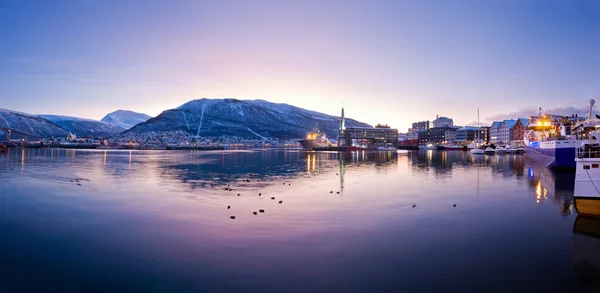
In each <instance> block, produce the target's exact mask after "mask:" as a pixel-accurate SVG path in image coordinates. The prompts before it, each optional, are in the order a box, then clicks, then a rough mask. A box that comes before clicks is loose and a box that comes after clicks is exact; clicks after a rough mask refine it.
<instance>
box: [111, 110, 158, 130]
mask: <svg viewBox="0 0 600 293" xmlns="http://www.w3.org/2000/svg"><path fill="white" fill-rule="evenodd" d="M150 118H152V117H150V116H148V115H146V114H143V113H137V112H133V111H129V110H117V111H114V112H112V113H109V114H106V116H104V118H102V119H101V120H100V121H102V122H106V123H109V124H112V125H116V126H119V127H121V128H124V129H129V128H131V127H133V126H135V125H137V124H140V123H142V122H145V121H147V120H148V119H150Z"/></svg>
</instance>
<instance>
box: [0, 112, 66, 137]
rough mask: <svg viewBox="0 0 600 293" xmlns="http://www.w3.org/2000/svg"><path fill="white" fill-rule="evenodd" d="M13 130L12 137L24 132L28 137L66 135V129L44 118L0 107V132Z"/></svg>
mask: <svg viewBox="0 0 600 293" xmlns="http://www.w3.org/2000/svg"><path fill="white" fill-rule="evenodd" d="M6 129H11V130H12V131H13V138H17V137H21V136H20V134H25V135H27V137H29V138H46V137H66V136H67V134H68V131H66V130H65V129H63V128H62V127H60V126H58V125H56V124H54V123H53V122H51V121H48V120H46V119H44V118H41V117H38V116H34V115H31V114H27V113H21V112H17V111H12V110H6V109H0V134H1V135H2V136H5V135H6Z"/></svg>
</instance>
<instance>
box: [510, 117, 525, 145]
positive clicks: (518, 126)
mask: <svg viewBox="0 0 600 293" xmlns="http://www.w3.org/2000/svg"><path fill="white" fill-rule="evenodd" d="M528 126H529V119H528V118H519V119H517V123H515V126H514V127H513V139H512V140H523V138H524V137H525V133H526V132H527V127H528Z"/></svg>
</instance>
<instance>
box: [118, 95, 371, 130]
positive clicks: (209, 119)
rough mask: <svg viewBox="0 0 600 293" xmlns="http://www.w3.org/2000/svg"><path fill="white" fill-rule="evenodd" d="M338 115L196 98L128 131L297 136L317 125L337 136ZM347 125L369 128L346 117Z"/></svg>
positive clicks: (285, 107) (287, 106) (274, 104)
mask: <svg viewBox="0 0 600 293" xmlns="http://www.w3.org/2000/svg"><path fill="white" fill-rule="evenodd" d="M339 124H340V118H339V117H335V116H331V115H327V114H323V113H319V112H315V111H310V110H305V109H302V108H299V107H295V106H291V105H287V104H277V103H270V102H267V101H264V100H237V99H197V100H192V101H190V102H187V103H185V104H183V105H181V106H179V107H177V108H176V109H171V110H167V111H164V112H162V113H161V114H160V115H158V116H157V117H155V118H152V119H150V120H148V121H146V122H143V123H140V124H138V125H136V126H134V127H133V128H132V129H130V130H129V131H128V132H136V133H141V132H151V131H185V132H188V133H190V134H193V135H200V136H211V137H218V136H230V137H240V138H251V139H265V138H278V139H298V138H303V137H304V136H305V135H306V133H307V132H308V131H310V130H311V129H312V128H314V127H316V126H318V127H319V128H321V130H322V131H324V132H325V133H326V134H327V135H328V136H330V137H337V131H338V128H339ZM346 125H348V126H360V127H371V126H370V125H368V124H366V123H361V122H357V121H355V120H352V119H346Z"/></svg>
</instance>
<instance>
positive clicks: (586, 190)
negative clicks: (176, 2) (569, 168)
mask: <svg viewBox="0 0 600 293" xmlns="http://www.w3.org/2000/svg"><path fill="white" fill-rule="evenodd" d="M574 161H575V162H576V166H577V167H576V168H577V169H576V173H575V188H574V191H573V197H574V204H575V209H576V210H577V213H578V214H579V215H583V216H591V217H600V158H577V159H575V160H574Z"/></svg>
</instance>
